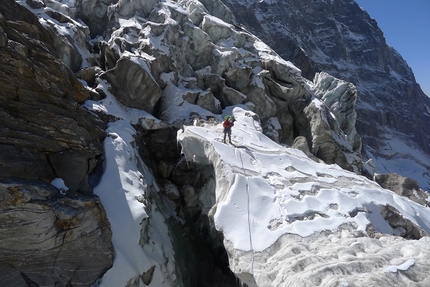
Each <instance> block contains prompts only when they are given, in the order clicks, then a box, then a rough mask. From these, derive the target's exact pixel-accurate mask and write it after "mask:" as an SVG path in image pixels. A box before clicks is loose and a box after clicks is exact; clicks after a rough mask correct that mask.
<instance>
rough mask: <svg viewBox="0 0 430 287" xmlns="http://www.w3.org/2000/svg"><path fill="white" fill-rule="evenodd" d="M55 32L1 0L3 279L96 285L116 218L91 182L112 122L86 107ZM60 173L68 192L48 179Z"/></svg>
mask: <svg viewBox="0 0 430 287" xmlns="http://www.w3.org/2000/svg"><path fill="white" fill-rule="evenodd" d="M29 2H31V1H29ZM31 3H33V4H34V5H37V4H38V3H39V2H37V1H33V2H31ZM39 4H43V3H39ZM57 40H58V38H55V37H53V34H52V31H49V28H48V29H47V28H45V27H44V26H42V25H41V23H40V22H39V20H38V18H37V17H36V16H35V15H34V14H33V13H31V12H30V11H28V10H27V9H25V8H24V7H23V6H21V5H18V4H17V3H16V2H15V1H13V0H6V1H2V4H1V6H0V55H1V61H0V87H1V89H0V115H1V117H2V121H1V124H0V134H1V135H0V179H1V180H2V183H1V184H0V238H1V239H0V240H1V242H2V248H1V251H0V253H1V254H0V282H1V285H2V286H91V285H92V284H93V283H94V281H95V280H97V278H99V277H100V276H101V275H102V274H103V273H104V272H106V270H107V269H108V268H110V266H112V262H113V247H112V243H111V231H110V224H109V222H108V221H107V217H106V214H105V211H104V209H103V206H102V205H101V203H100V200H99V198H98V197H97V196H96V195H93V194H92V186H91V185H90V182H89V178H90V177H91V176H92V175H93V174H95V173H94V170H96V167H97V166H100V165H101V160H102V158H103V146H102V141H103V139H104V137H105V132H104V129H105V123H103V122H102V121H101V120H99V119H98V118H97V117H96V116H94V115H93V114H90V113H89V112H88V111H86V110H84V109H83V108H82V107H81V106H80V103H83V102H84V101H86V100H87V99H88V98H89V96H90V93H89V92H88V90H86V89H85V88H84V87H83V85H82V84H81V82H80V81H79V80H78V79H77V78H76V77H75V75H74V74H73V72H72V70H71V69H70V67H69V66H67V65H65V64H64V63H63V62H62V60H60V59H58V58H57V57H56V54H57V53H58V52H59V50H56V49H57V48H58V42H56V41H57ZM72 56H73V55H72ZM63 60H64V59H63ZM79 65H80V64H79ZM96 177H97V176H96ZM96 177H95V178H94V182H97V178H96ZM55 178H62V179H63V180H64V182H65V184H66V186H67V187H68V188H69V190H68V191H67V194H66V195H63V194H61V193H60V191H59V190H58V189H57V188H55V187H54V186H53V185H51V184H49V183H50V182H51V181H52V180H53V179H55ZM62 193H64V192H62Z"/></svg>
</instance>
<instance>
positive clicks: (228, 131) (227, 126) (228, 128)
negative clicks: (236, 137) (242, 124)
mask: <svg viewBox="0 0 430 287" xmlns="http://www.w3.org/2000/svg"><path fill="white" fill-rule="evenodd" d="M222 125H223V126H224V140H223V143H225V137H226V135H227V134H228V141H229V143H231V127H232V126H234V117H231V116H228V117H226V119H225V121H224V122H223V123H222Z"/></svg>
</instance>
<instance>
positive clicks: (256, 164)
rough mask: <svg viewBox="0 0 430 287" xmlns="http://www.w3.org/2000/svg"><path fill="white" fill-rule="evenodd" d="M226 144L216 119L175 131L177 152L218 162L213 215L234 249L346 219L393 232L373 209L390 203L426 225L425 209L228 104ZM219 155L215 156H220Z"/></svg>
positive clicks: (429, 225) (429, 218)
mask: <svg viewBox="0 0 430 287" xmlns="http://www.w3.org/2000/svg"><path fill="white" fill-rule="evenodd" d="M233 113H234V116H235V118H236V120H237V121H236V122H235V125H234V127H233V129H232V134H233V144H224V143H222V142H221V138H222V137H223V128H222V125H221V124H209V123H208V124H200V126H189V127H185V128H184V130H183V131H179V132H178V139H179V141H180V142H181V144H182V147H183V153H184V154H185V156H186V157H187V158H188V159H190V160H194V161H197V162H201V163H206V162H205V161H207V162H208V163H212V164H214V165H216V166H221V168H218V169H216V170H215V172H216V173H217V178H220V177H222V178H224V179H227V181H228V183H227V184H218V186H217V190H216V196H217V206H216V212H215V215H214V221H215V225H216V228H217V229H218V230H220V231H222V232H223V234H224V237H225V239H226V240H228V241H230V242H231V243H232V244H233V245H234V248H235V249H240V250H245V251H246V250H251V249H253V250H254V251H262V250H264V249H266V248H268V247H270V246H271V245H273V244H274V243H275V242H276V241H277V239H278V238H280V236H282V235H283V234H287V233H289V234H297V235H300V236H302V237H306V236H309V235H311V234H313V233H316V232H320V231H324V230H330V231H335V230H338V229H339V227H340V226H341V225H343V224H352V225H353V226H354V227H356V228H357V230H360V231H363V232H366V228H367V227H368V225H372V226H373V227H374V229H375V230H376V231H378V232H381V233H385V234H392V235H399V234H400V232H401V231H402V230H396V228H392V227H391V226H390V225H389V224H388V222H387V221H386V220H385V219H384V218H383V216H382V215H381V213H380V211H381V210H380V208H381V207H383V206H385V205H390V206H392V207H394V208H395V209H397V210H398V211H400V212H401V213H402V214H403V216H404V217H405V218H407V219H408V220H410V221H411V222H412V223H413V224H416V225H419V226H421V227H422V228H423V229H424V230H425V231H427V232H430V210H429V209H428V208H425V207H423V206H421V205H419V204H417V203H415V202H412V201H411V200H409V199H407V198H403V197H401V196H398V195H397V194H395V193H394V192H391V191H389V190H386V189H382V188H381V187H380V186H379V185H377V184H376V183H375V182H372V181H370V180H368V179H366V178H364V177H362V176H359V175H356V174H354V173H351V172H348V171H345V170H343V169H341V168H340V167H338V166H337V165H326V164H321V163H317V162H314V161H312V160H310V159H309V158H308V157H306V156H305V155H304V154H303V153H302V152H301V151H299V150H295V149H292V148H287V147H284V146H281V145H278V144H276V143H275V142H273V141H272V140H270V139H269V138H267V137H266V136H265V135H263V133H262V132H261V128H260V124H259V121H257V120H255V119H254V118H255V115H254V114H253V113H252V112H250V111H246V110H244V109H242V108H238V107H236V108H234V110H233ZM219 162H222V163H221V164H220V163H219Z"/></svg>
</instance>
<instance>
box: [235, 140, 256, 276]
mask: <svg viewBox="0 0 430 287" xmlns="http://www.w3.org/2000/svg"><path fill="white" fill-rule="evenodd" d="M235 150H238V149H237V148H235ZM238 151H239V156H240V162H241V164H242V172H243V175H244V176H245V180H246V195H247V198H248V202H247V204H248V234H249V247H250V248H251V274H252V277H254V248H253V247H252V233H251V212H250V206H251V204H250V200H249V182H248V177H247V176H246V174H245V168H244V166H243V159H242V151H241V150H238Z"/></svg>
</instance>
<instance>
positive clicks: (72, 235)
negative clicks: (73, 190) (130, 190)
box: [0, 181, 114, 286]
mask: <svg viewBox="0 0 430 287" xmlns="http://www.w3.org/2000/svg"><path fill="white" fill-rule="evenodd" d="M0 214H1V215H0V226H1V228H0V240H1V241H2V248H1V251H0V282H2V285H4V286H27V285H29V286H31V284H30V282H32V284H35V286H49V285H57V286H68V285H71V286H91V285H92V284H93V282H94V281H95V280H96V279H97V278H99V277H100V276H101V275H102V274H103V273H104V272H105V271H106V270H107V269H108V268H110V267H111V266H112V262H113V255H114V254H113V247H112V243H111V236H112V234H111V231H110V224H109V222H108V220H107V217H106V214H105V211H104V209H103V207H102V206H101V203H100V200H99V199H98V197H97V196H95V195H78V194H74V195H70V196H62V195H60V193H59V191H58V190H57V189H56V188H55V187H54V186H52V185H50V184H45V183H43V182H37V181H25V182H24V181H21V182H16V181H15V182H13V181H2V182H1V183H0ZM11 271H12V272H11ZM19 282H21V284H20V283H19ZM22 282H26V283H27V284H22Z"/></svg>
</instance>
